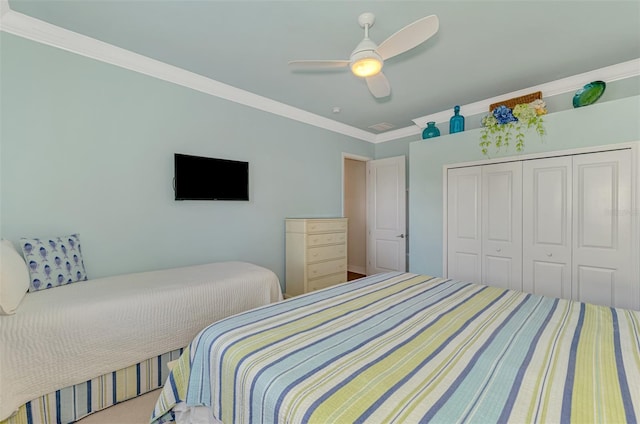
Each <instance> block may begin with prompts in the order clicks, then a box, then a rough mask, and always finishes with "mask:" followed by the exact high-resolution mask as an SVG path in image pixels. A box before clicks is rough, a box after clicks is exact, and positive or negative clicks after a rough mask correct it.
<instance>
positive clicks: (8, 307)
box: [0, 240, 29, 315]
mask: <svg viewBox="0 0 640 424" xmlns="http://www.w3.org/2000/svg"><path fill="white" fill-rule="evenodd" d="M27 290H29V270H28V269H27V264H26V263H25V262H24V259H22V255H20V254H19V253H18V252H17V251H16V249H15V248H14V247H13V244H12V243H11V242H10V241H9V240H2V241H0V315H11V314H15V313H16V309H18V305H20V302H21V301H22V299H23V298H24V296H25V295H26V294H27Z"/></svg>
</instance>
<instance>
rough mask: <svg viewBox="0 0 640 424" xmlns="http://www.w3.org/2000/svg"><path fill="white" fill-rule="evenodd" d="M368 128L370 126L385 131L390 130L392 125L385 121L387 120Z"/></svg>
mask: <svg viewBox="0 0 640 424" xmlns="http://www.w3.org/2000/svg"><path fill="white" fill-rule="evenodd" d="M369 128H371V129H372V130H376V131H387V130H390V129H391V128H393V125H391V124H389V123H387V122H382V123H380V124H375V125H371V126H370V127H369Z"/></svg>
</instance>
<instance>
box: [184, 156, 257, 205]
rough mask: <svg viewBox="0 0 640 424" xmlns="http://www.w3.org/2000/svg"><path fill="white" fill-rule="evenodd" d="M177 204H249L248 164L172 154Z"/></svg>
mask: <svg viewBox="0 0 640 424" xmlns="http://www.w3.org/2000/svg"><path fill="white" fill-rule="evenodd" d="M174 190H175V194H176V200H249V163H248V162H240V161H235V160H228V159H216V158H207V157H202V156H191V155H183V154H180V153H176V154H175V179H174Z"/></svg>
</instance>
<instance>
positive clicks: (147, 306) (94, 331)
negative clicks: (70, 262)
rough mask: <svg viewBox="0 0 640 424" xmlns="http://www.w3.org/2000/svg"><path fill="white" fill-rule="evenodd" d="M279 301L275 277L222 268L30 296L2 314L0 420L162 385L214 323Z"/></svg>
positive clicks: (62, 411) (51, 416)
mask: <svg viewBox="0 0 640 424" xmlns="http://www.w3.org/2000/svg"><path fill="white" fill-rule="evenodd" d="M281 299H282V294H281V291H280V285H279V281H278V278H277V276H276V275H275V274H274V273H273V272H272V271H270V270H268V269H266V268H263V267H260V266H257V265H253V264H250V263H245V262H222V263H212V264H207V265H199V266H190V267H184V268H174V269H167V270H162V271H153V272H143V273H136V274H128V275H120V276H115V277H108V278H99V279H94V280H89V281H80V282H77V283H74V284H68V285H63V286H60V287H55V288H53V289H48V290H41V291H36V292H33V293H28V294H27V295H26V296H25V297H24V299H23V300H22V302H21V304H20V306H19V308H17V310H16V311H15V314H13V315H5V316H0V420H4V419H6V418H8V417H9V416H10V415H11V414H13V413H14V411H16V410H17V409H18V408H19V411H18V413H17V414H16V415H13V416H12V417H11V418H9V419H8V420H7V421H3V424H4V423H6V422H8V423H22V422H24V423H51V422H54V423H55V422H59V423H60V422H62V423H68V422H73V421H75V420H77V419H79V418H81V417H82V416H84V415H87V414H89V413H91V412H95V411H97V410H99V409H103V408H105V407H107V406H110V405H112V404H114V403H117V402H120V401H123V400H126V399H129V398H132V397H135V396H137V395H140V394H143V393H145V392H148V391H150V390H153V389H155V388H157V387H160V386H161V385H162V383H163V382H164V380H165V379H166V377H167V375H168V369H167V367H166V363H167V362H168V361H170V360H172V359H177V358H178V356H179V355H180V352H181V351H182V348H184V347H185V346H186V345H187V344H188V343H189V342H190V341H191V340H192V339H193V337H194V336H195V335H196V334H197V333H198V332H199V331H200V330H202V329H203V328H204V327H206V326H207V325H209V324H211V323H212V322H215V321H217V320H219V319H221V318H224V317H228V316H230V315H233V314H236V313H239V312H242V311H246V310H249V309H252V308H255V307H258V306H262V305H266V304H269V303H271V302H276V301H279V300H281Z"/></svg>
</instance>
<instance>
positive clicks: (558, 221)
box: [522, 156, 573, 299]
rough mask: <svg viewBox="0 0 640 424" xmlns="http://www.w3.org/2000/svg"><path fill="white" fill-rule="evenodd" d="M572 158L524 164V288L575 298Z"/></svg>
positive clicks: (547, 294)
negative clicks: (572, 272)
mask: <svg viewBox="0 0 640 424" xmlns="http://www.w3.org/2000/svg"><path fill="white" fill-rule="evenodd" d="M572 172H573V171H572V160H571V156H561V157H557V158H547V159H536V160H528V161H525V162H524V163H523V164H522V193H523V198H522V222H523V225H522V288H523V290H524V291H526V292H529V293H536V294H541V295H544V296H552V297H562V298H565V299H569V298H571V206H572V201H571V198H572V197H571V191H572V179H571V177H572Z"/></svg>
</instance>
